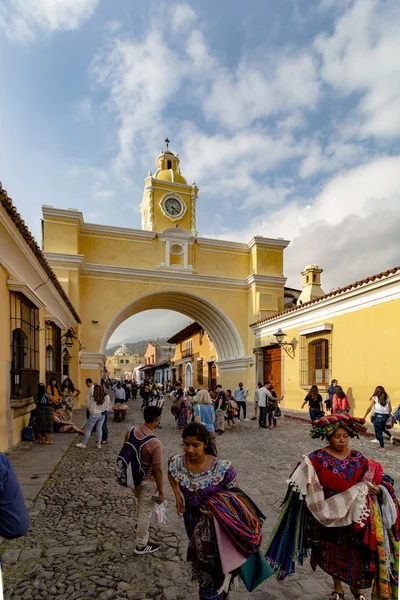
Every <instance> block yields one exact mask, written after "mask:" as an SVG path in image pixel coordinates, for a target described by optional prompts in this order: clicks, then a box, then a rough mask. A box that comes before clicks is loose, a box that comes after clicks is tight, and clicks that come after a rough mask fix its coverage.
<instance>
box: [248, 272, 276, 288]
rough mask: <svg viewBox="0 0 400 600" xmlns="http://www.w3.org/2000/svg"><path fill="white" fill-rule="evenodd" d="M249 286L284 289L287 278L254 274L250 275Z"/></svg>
mask: <svg viewBox="0 0 400 600" xmlns="http://www.w3.org/2000/svg"><path fill="white" fill-rule="evenodd" d="M246 282H247V285H249V286H251V285H257V286H259V285H267V286H268V287H271V285H277V286H279V287H282V286H284V285H285V283H286V277H276V276H275V277H274V276H273V275H260V274H257V273H253V274H252V275H249V276H248V277H247V279H246Z"/></svg>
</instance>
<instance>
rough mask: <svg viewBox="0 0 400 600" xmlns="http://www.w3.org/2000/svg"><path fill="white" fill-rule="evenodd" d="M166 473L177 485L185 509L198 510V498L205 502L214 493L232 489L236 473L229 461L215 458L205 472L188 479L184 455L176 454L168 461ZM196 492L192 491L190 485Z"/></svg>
mask: <svg viewBox="0 0 400 600" xmlns="http://www.w3.org/2000/svg"><path fill="white" fill-rule="evenodd" d="M168 472H169V473H170V475H171V476H172V477H173V478H174V479H175V481H176V482H177V483H178V485H179V488H180V490H181V492H182V494H183V497H184V499H185V506H186V508H187V509H189V510H190V509H191V508H192V509H198V508H199V507H200V506H201V501H200V498H199V496H200V497H201V498H202V499H203V500H207V499H208V498H209V497H210V496H212V495H213V494H215V493H216V492H220V491H222V490H226V489H230V488H234V487H235V486H236V471H235V469H234V468H233V467H232V464H231V463H230V461H229V460H222V459H221V458H215V460H214V463H213V465H212V467H211V468H210V469H208V470H207V471H201V472H200V473H191V475H190V478H189V474H188V471H187V469H186V467H185V465H184V455H183V454H176V455H175V456H171V458H170V459H169V461H168ZM190 480H192V483H193V486H194V487H195V489H196V491H197V494H198V495H199V496H198V495H197V494H196V492H194V491H193V487H192V483H191V481H190Z"/></svg>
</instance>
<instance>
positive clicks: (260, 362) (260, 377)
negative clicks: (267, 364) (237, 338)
mask: <svg viewBox="0 0 400 600" xmlns="http://www.w3.org/2000/svg"><path fill="white" fill-rule="evenodd" d="M253 354H254V361H255V367H256V368H255V375H256V384H257V383H258V382H260V383H264V350H263V349H262V348H254V350H253Z"/></svg>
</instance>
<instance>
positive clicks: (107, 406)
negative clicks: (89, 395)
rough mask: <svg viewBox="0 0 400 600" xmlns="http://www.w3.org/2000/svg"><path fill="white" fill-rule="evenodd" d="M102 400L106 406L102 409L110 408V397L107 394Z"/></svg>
mask: <svg viewBox="0 0 400 600" xmlns="http://www.w3.org/2000/svg"><path fill="white" fill-rule="evenodd" d="M104 401H105V403H106V407H105V409H104V410H108V411H109V410H110V404H111V398H110V396H109V395H108V394H106V396H105V397H104Z"/></svg>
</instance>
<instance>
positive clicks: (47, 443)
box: [44, 442, 53, 446]
mask: <svg viewBox="0 0 400 600" xmlns="http://www.w3.org/2000/svg"><path fill="white" fill-rule="evenodd" d="M44 443H45V444H46V446H50V445H51V444H52V443H53V442H44Z"/></svg>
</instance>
